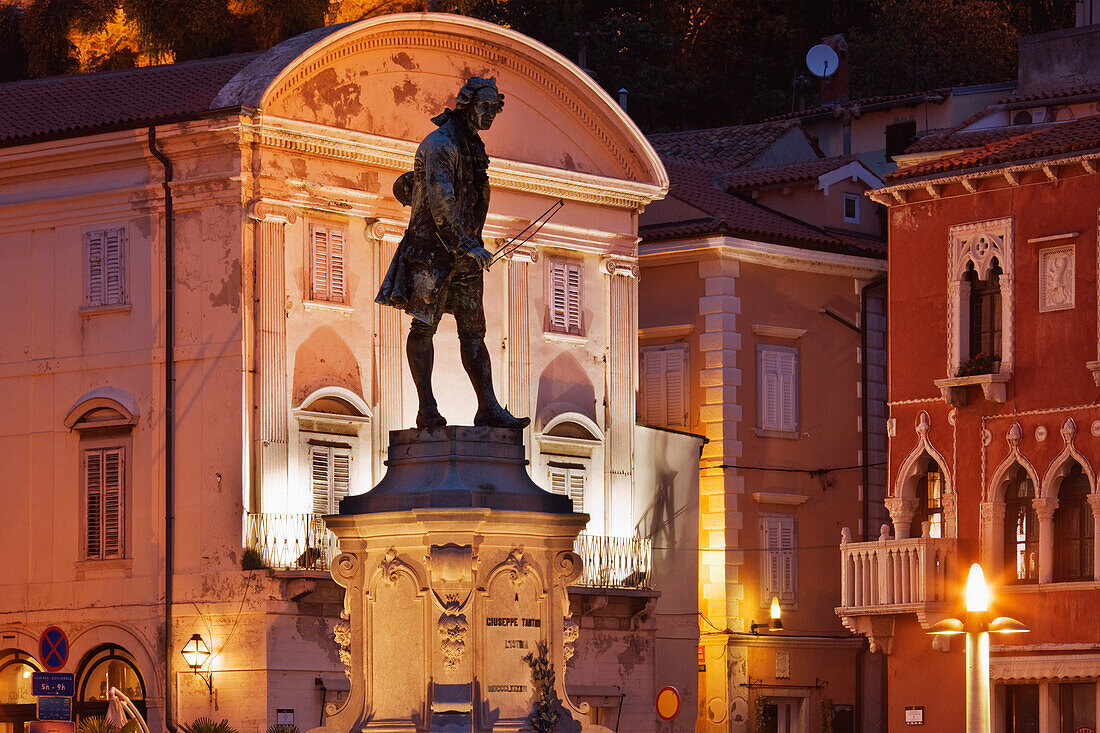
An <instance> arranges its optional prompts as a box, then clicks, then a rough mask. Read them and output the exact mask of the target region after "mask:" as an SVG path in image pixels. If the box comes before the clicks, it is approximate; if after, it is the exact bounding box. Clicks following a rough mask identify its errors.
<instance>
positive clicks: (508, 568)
mask: <svg viewBox="0 0 1100 733" xmlns="http://www.w3.org/2000/svg"><path fill="white" fill-rule="evenodd" d="M500 567H501V569H502V570H503V571H504V572H505V573H506V574H507V575H508V577H509V578H510V579H511V581H512V582H513V583H515V584H516V585H520V584H521V583H523V581H524V579H525V578H526V577H527V573H529V572H531V564H530V563H529V562H527V559H526V558H525V557H524V556H523V548H522V547H516V548H515V549H513V550H512V551H511V552H509V553H508V557H507V559H505V561H504V562H503V563H501V565H500Z"/></svg>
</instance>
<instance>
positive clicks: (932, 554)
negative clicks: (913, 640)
mask: <svg viewBox="0 0 1100 733" xmlns="http://www.w3.org/2000/svg"><path fill="white" fill-rule="evenodd" d="M847 536H848V535H847V533H846V534H845V537H847ZM955 544H956V542H955V540H954V539H944V538H939V537H918V538H914V539H905V540H892V539H888V538H885V537H882V538H879V539H878V540H875V541H873V542H846V541H842V542H841V544H840V557H841V561H840V562H841V565H840V575H841V596H840V600H841V605H840V608H838V609H837V613H839V614H841V615H844V616H857V615H863V614H890V613H907V612H912V611H917V612H918V613H921V612H924V611H929V610H935V609H937V608H938V607H944V606H946V604H947V603H948V600H949V595H950V593H951V591H952V588H951V587H950V580H951V579H953V578H954V577H955V575H956V562H957V560H956V551H955Z"/></svg>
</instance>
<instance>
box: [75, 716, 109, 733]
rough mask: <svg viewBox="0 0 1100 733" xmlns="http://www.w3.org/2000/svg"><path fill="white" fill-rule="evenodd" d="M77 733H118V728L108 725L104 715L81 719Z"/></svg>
mask: <svg viewBox="0 0 1100 733" xmlns="http://www.w3.org/2000/svg"><path fill="white" fill-rule="evenodd" d="M76 733H118V727H116V726H114V725H111V724H110V723H108V722H107V719H106V718H104V717H103V716H102V715H92V716H90V717H87V718H81V719H80V725H78V726H77V727H76Z"/></svg>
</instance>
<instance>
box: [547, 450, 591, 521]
mask: <svg viewBox="0 0 1100 733" xmlns="http://www.w3.org/2000/svg"><path fill="white" fill-rule="evenodd" d="M584 474H585V469H584V466H583V465H581V464H579V463H556V462H554V461H551V462H550V491H552V492H554V493H555V494H561V495H562V496H568V497H569V498H570V499H572V500H573V511H575V512H583V511H584Z"/></svg>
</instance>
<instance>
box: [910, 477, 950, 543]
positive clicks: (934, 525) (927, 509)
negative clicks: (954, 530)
mask: <svg viewBox="0 0 1100 733" xmlns="http://www.w3.org/2000/svg"><path fill="white" fill-rule="evenodd" d="M916 495H917V501H918V504H917V511H916V512H914V514H913V526H912V529H910V530H909V536H910V537H920V536H922V535H921V532H922V526H923V524H924V523H925V522H928V523H929V527H928V536H929V537H943V536H944V532H943V471H941V470H940V464H938V463H936V461H935V460H934V459H932V458H929V459H928V466H927V467H926V468H925V469H924V472H923V473H922V474H921V475H920V476H919V477H918V479H917V491H916Z"/></svg>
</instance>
